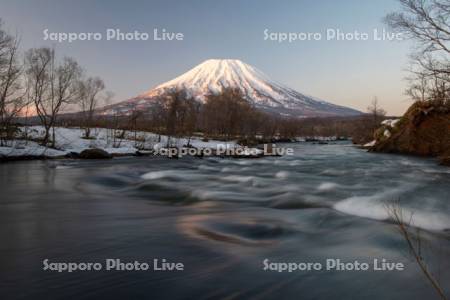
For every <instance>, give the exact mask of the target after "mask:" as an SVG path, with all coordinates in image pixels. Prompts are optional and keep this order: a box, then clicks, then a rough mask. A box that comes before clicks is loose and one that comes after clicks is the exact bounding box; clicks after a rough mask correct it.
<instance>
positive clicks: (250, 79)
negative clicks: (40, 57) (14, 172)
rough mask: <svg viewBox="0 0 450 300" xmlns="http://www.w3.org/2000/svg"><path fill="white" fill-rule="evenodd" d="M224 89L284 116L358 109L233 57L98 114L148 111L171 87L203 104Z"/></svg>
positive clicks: (207, 63)
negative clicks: (313, 94)
mask: <svg viewBox="0 0 450 300" xmlns="http://www.w3.org/2000/svg"><path fill="white" fill-rule="evenodd" d="M225 88H233V89H238V90H239V91H240V92H241V93H242V95H243V96H244V97H245V99H246V100H247V101H248V102H249V103H250V104H251V105H252V106H254V107H255V108H257V109H260V110H262V111H265V112H268V113H270V114H275V115H280V116H286V117H327V116H354V115H359V114H361V112H359V111H357V110H354V109H351V108H347V107H343V106H339V105H335V104H332V103H329V102H326V101H323V100H320V99H317V98H314V97H311V96H306V95H304V94H302V93H299V92H297V91H295V90H293V89H291V88H289V87H287V86H284V85H283V84H280V83H278V82H275V81H273V80H271V79H270V78H269V77H268V76H267V75H265V74H264V73H263V72H261V71H259V70H258V69H256V68H255V67H252V66H250V65H248V64H246V63H244V62H242V61H240V60H236V59H209V60H206V61H204V62H203V63H201V64H199V65H198V66H196V67H194V68H193V69H191V70H189V71H188V72H186V73H184V74H182V75H180V76H178V77H177V78H175V79H173V80H170V81H167V82H165V83H163V84H160V85H158V86H157V87H155V88H153V89H151V90H149V91H147V92H145V93H142V94H140V95H139V96H137V97H134V98H132V99H129V100H126V101H122V102H119V103H116V104H113V105H110V106H107V107H105V108H104V109H103V110H102V114H106V115H108V114H119V115H120V114H129V113H130V111H131V110H132V109H133V110H135V109H138V110H142V111H145V110H148V109H150V108H151V106H152V104H153V103H154V102H155V101H156V100H157V99H161V98H162V97H164V95H165V94H166V93H168V92H171V91H173V90H183V91H184V92H185V93H186V94H187V96H189V97H192V98H194V99H195V100H197V101H199V102H200V103H205V101H206V98H207V96H208V95H209V94H219V93H220V92H221V91H223V90H224V89H225Z"/></svg>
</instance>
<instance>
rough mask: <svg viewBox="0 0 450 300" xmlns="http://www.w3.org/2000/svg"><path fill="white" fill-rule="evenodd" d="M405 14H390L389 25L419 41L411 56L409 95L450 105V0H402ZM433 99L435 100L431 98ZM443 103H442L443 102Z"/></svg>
mask: <svg viewBox="0 0 450 300" xmlns="http://www.w3.org/2000/svg"><path fill="white" fill-rule="evenodd" d="M398 1H399V2H400V4H401V6H402V11H401V12H394V13H391V14H388V15H387V16H386V18H385V21H386V23H387V24H388V25H389V26H390V27H391V28H392V29H393V30H395V31H397V32H400V33H402V34H404V35H405V36H406V37H407V38H410V39H412V40H414V41H416V42H417V47H416V49H415V51H414V53H413V54H412V55H411V58H412V60H411V71H412V73H413V74H415V75H416V78H417V79H418V80H416V81H413V83H412V85H411V87H410V89H409V90H408V91H407V94H408V95H410V96H412V97H413V99H414V100H417V99H420V98H422V99H423V98H425V97H423V94H424V93H426V98H427V99H428V100H436V101H437V102H438V104H442V103H444V104H445V103H446V102H447V103H450V101H449V97H450V89H449V84H450V22H449V19H450V2H449V1H448V0H398ZM430 98H433V99H430ZM439 102H440V103H439Z"/></svg>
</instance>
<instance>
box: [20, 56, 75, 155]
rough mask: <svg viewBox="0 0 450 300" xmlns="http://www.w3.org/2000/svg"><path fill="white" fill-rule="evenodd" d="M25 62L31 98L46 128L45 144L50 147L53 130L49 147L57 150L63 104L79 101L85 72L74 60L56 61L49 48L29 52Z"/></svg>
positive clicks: (66, 58) (43, 142)
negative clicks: (56, 128) (56, 127)
mask: <svg viewBox="0 0 450 300" xmlns="http://www.w3.org/2000/svg"><path fill="white" fill-rule="evenodd" d="M25 59H26V74H27V82H28V90H29V92H28V95H29V99H30V100H31V102H33V103H34V107H35V109H36V113H37V115H38V117H39V119H40V121H41V123H42V125H43V126H44V129H45V134H44V137H43V140H42V144H44V145H48V143H49V141H50V131H51V129H53V131H52V139H51V144H50V146H51V147H55V130H54V126H55V123H56V120H57V116H58V113H59V112H60V110H61V109H62V108H63V106H64V105H66V104H69V103H74V102H75V101H76V100H77V99H78V97H79V85H78V82H79V78H80V76H81V73H82V70H81V68H80V66H79V65H78V63H77V62H76V61H75V60H74V59H72V58H68V57H65V58H63V59H62V61H60V62H59V61H56V59H55V52H54V50H52V49H49V48H38V49H30V50H29V51H28V52H27V53H26V56H25Z"/></svg>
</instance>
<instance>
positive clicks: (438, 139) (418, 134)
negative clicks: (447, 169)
mask: <svg viewBox="0 0 450 300" xmlns="http://www.w3.org/2000/svg"><path fill="white" fill-rule="evenodd" d="M375 138H376V143H375V145H374V146H373V147H372V148H371V151H375V152H386V153H404V154H414V155H423V156H438V157H441V161H442V162H443V163H444V162H447V163H448V162H449V157H450V107H448V106H439V105H434V104H431V103H421V102H417V103H414V104H413V105H412V106H411V107H410V108H409V109H408V111H407V112H406V113H405V115H404V116H403V117H402V118H401V119H400V120H399V121H398V122H396V123H395V124H394V125H393V126H392V127H391V126H388V125H387V124H385V125H383V126H382V127H381V128H380V129H378V131H377V132H376V133H375Z"/></svg>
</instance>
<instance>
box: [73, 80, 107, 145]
mask: <svg viewBox="0 0 450 300" xmlns="http://www.w3.org/2000/svg"><path fill="white" fill-rule="evenodd" d="M79 84H80V86H79V88H80V98H79V105H80V108H81V113H82V119H83V120H82V123H83V127H84V137H85V138H87V139H89V138H91V128H92V126H93V119H94V113H95V110H96V109H97V107H98V105H99V103H100V102H101V100H102V99H103V100H105V99H104V97H103V96H102V95H101V92H102V91H103V90H104V89H105V84H104V82H103V80H102V79H100V78H99V77H94V78H92V77H89V78H87V79H86V80H81V81H80V83H79Z"/></svg>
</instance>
